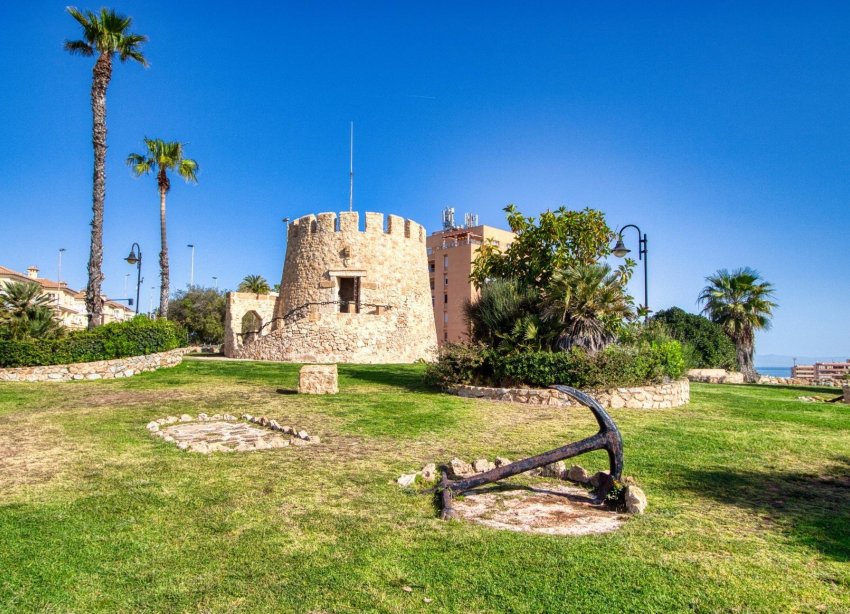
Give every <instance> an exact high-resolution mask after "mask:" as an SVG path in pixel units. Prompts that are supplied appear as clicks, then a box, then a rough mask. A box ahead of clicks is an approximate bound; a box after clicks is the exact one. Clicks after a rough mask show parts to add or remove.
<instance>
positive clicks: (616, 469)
mask: <svg viewBox="0 0 850 614" xmlns="http://www.w3.org/2000/svg"><path fill="white" fill-rule="evenodd" d="M550 388H553V389H555V390H557V391H559V392H562V393H564V394H566V395H568V396H570V397H572V398H573V399H575V400H576V401H578V402H579V403H581V404H582V405H584V406H585V407H587V408H588V409H590V411H591V412H593V416H594V417H595V418H596V422H597V423H598V424H599V432H598V433H596V434H595V435H592V436H590V437H587V438H585V439H582V440H580V441H576V442H574V443H569V444H567V445H565V446H563V447H560V448H555V449H554V450H549V451H548V452H543V453H542V454H537V455H535V456H529V457H528V458H524V459H522V460H518V461H516V462H513V463H510V464H509V465H502V466H501V467H496V468H495V469H491V470H489V471H484V472H483V473H479V474H477V475H473V476H470V477H468V478H464V479H461V480H450V479H449V477H448V470H447V469H448V468H447V467H446V466H442V467H441V470H442V474H443V477H442V478H441V480H440V484H439V486H438V487H437V489H436V491H435V494H436V498H437V502H438V505H439V506H440V508H441V511H440V518H442V519H443V520H448V519H450V518H453V517H454V508H453V507H452V501H453V499H454V495H455V493H461V492H465V491H467V490H470V489H472V488H475V487H476V486H482V485H484V484H491V483H493V482H498V481H499V480H504V479H505V478H509V477H511V476H514V475H518V474H520V473H525V472H526V471H531V470H532V469H537V468H539V467H543V466H544V465H549V464H551V463H556V462H558V461H560V460H564V459H567V458H572V457H574V456H578V455H580V454H585V453H587V452H593V451H594V450H606V451H607V452H608V464H609V477H608V479H607V480H605V482H604V483H602V484H600V485H599V486H598V487H597V488H596V496H597V501H601V500H604V499H605V496H606V495H607V494H608V492H609V491H610V489H611V487H612V486H613V484H614V481H615V480H617V481H619V480H620V478H621V477H622V474H623V438H622V437H621V436H620V430H619V429H618V428H617V425H616V424H615V423H614V421H613V420H612V419H611V416H609V415H608V413H607V412H606V411H605V409H604V408H603V407H602V406H601V405H600V404H599V402H598V401H596V399H594V398H593V397H592V396H590V395H589V394H586V393H584V392H582V391H581V390H576V389H575V388H570V387H569V386H561V385H556V386H550Z"/></svg>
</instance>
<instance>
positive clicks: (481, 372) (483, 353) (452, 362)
mask: <svg viewBox="0 0 850 614" xmlns="http://www.w3.org/2000/svg"><path fill="white" fill-rule="evenodd" d="M488 354H489V352H488V350H486V349H485V347H484V346H483V345H479V344H468V343H445V344H443V346H442V347H441V348H440V353H439V355H438V357H437V361H436V362H433V363H430V364H428V366H427V367H426V368H425V381H426V382H427V383H428V384H430V385H432V386H437V387H439V388H443V389H446V388H451V387H452V386H456V385H458V384H475V383H480V382H481V381H482V380H483V379H484V377H485V374H486V373H487V371H488V368H487V355H488Z"/></svg>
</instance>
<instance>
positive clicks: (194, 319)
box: [168, 286, 227, 343]
mask: <svg viewBox="0 0 850 614" xmlns="http://www.w3.org/2000/svg"><path fill="white" fill-rule="evenodd" d="M226 309H227V301H226V299H225V296H224V293H223V292H220V291H218V290H216V289H213V288H202V287H200V286H192V287H191V288H189V289H187V290H178V291H177V292H175V294H174V298H173V299H172V300H171V301H169V303H168V319H169V320H171V321H173V322H177V323H178V324H180V325H181V326H182V327H183V328H185V329H186V332H187V334H188V336H189V342H190V343H221V342H223V341H224V316H225V311H226Z"/></svg>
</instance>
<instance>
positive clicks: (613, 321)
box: [543, 264, 634, 352]
mask: <svg viewBox="0 0 850 614" xmlns="http://www.w3.org/2000/svg"><path fill="white" fill-rule="evenodd" d="M543 315H544V316H545V317H546V318H548V319H550V320H553V321H555V322H558V323H559V324H560V326H561V332H560V335H559V337H558V347H559V348H561V349H565V350H566V349H570V348H572V347H581V348H584V349H585V350H587V351H589V352H596V351H599V350H601V349H603V348H604V347H605V346H606V345H608V344H609V343H611V342H612V341H614V339H615V338H616V332H617V329H618V327H619V326H620V325H621V324H622V322H623V321H624V320H626V319H629V318H632V317H633V316H634V311H633V309H632V301H631V297H629V296H628V295H627V294H626V292H625V288H624V287H623V277H622V274H621V273H619V272H617V271H612V269H611V267H610V266H608V265H607V264H579V265H575V266H572V267H569V268H566V269H563V270H558V271H555V272H554V273H553V274H552V278H551V280H550V282H549V284H548V286H547V287H546V292H545V293H544V297H543Z"/></svg>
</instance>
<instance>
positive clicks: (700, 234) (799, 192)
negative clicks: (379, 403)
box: [0, 0, 850, 356]
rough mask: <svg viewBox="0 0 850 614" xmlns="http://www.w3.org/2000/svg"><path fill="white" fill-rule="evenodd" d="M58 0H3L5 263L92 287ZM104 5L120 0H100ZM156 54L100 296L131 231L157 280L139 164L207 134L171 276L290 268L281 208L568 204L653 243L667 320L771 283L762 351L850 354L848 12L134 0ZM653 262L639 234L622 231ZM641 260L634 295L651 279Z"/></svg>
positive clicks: (85, 67) (115, 281) (121, 135)
mask: <svg viewBox="0 0 850 614" xmlns="http://www.w3.org/2000/svg"><path fill="white" fill-rule="evenodd" d="M64 6H65V3H63V2H52V1H33V2H5V3H2V4H0V23H3V24H4V43H5V44H4V46H3V48H2V50H0V80H1V81H2V83H3V88H2V92H0V116H2V117H3V120H2V122H0V212H2V216H0V264H3V265H5V266H9V267H12V268H16V269H24V268H26V267H27V266H28V265H30V264H37V265H39V266H40V267H41V269H42V273H43V274H45V275H47V276H50V277H55V275H56V266H57V263H56V260H57V250H58V249H59V248H60V247H65V248H66V249H67V252H66V253H65V257H64V262H63V278H65V279H66V280H67V281H68V282H69V283H70V284H71V285H72V286H78V287H82V286H84V285H85V279H86V262H87V258H88V249H89V243H88V241H89V235H88V233H89V226H88V224H89V221H90V216H91V209H90V207H91V169H92V153H91V144H90V143H91V136H90V134H91V133H90V131H91V114H90V108H89V88H90V83H91V66H92V62H91V60H89V59H85V58H80V57H72V56H70V55H68V54H67V53H65V52H64V51H63V50H62V46H61V45H62V41H63V40H64V39H65V38H77V37H78V36H79V32H78V26H77V25H76V24H75V22H73V20H72V19H71V18H70V17H69V16H67V15H66V14H65V13H64ZM78 6H79V7H80V8H83V9H96V8H98V7H99V6H100V5H99V4H79V5H78ZM111 6H114V7H115V8H117V9H118V10H120V11H122V12H125V13H127V14H130V15H132V16H133V17H134V20H135V23H134V30H135V31H137V32H139V33H144V34H147V35H148V36H149V37H150V42H149V43H148V45H147V46H146V48H145V52H146V55H147V56H148V58H149V60H150V62H151V66H150V68H148V69H142V68H141V67H139V66H136V65H130V64H127V65H117V66H116V69H115V72H114V76H113V81H112V84H111V86H110V89H109V94H108V126H109V137H108V139H109V155H108V159H107V172H108V177H107V200H106V223H105V261H104V272H105V274H106V281H105V286H104V288H105V290H106V291H107V292H108V293H109V294H111V295H114V296H120V295H123V285H124V280H125V274H126V273H130V272H131V269H130V267H129V265H127V264H126V263H125V262H124V261H123V260H122V259H123V257H125V256H126V252H127V251H128V250H129V247H130V244H131V243H132V242H133V241H138V242H139V243H141V245H142V248H143V250H144V254H145V258H146V267H145V270H144V275H145V277H146V281H145V285H144V291H143V300H142V306H143V308H146V307H147V299H146V298H145V297H147V295H148V294H149V293H150V287H151V286H154V285H157V280H158V275H157V270H156V259H157V253H158V251H159V245H158V242H159V234H158V200H157V195H156V191H155V188H154V182H153V180H152V179H151V178H143V179H135V178H133V177H132V176H131V174H130V172H129V170H128V169H127V168H126V167H125V166H124V164H123V160H124V158H125V157H126V155H127V154H128V153H129V152H131V151H138V150H139V149H140V147H141V139H142V137H143V136H145V135H147V136H151V137H161V138H166V139H177V140H181V141H184V142H186V143H188V145H187V147H186V152H187V155H189V156H192V157H194V158H196V159H197V160H198V162H199V163H200V165H201V174H200V183H199V185H197V186H187V185H183V184H178V183H177V182H175V183H174V187H173V189H172V191H171V193H170V194H169V198H168V207H169V213H168V223H169V228H168V230H169V238H170V241H169V245H170V253H171V264H172V287H180V286H182V285H184V284H185V283H187V281H188V276H189V249H188V248H186V247H185V245H186V244H187V243H195V244H196V245H197V252H196V263H195V280H196V282H198V283H202V284H207V285H212V276H214V275H215V276H217V277H218V279H219V286H220V287H229V288H233V287H235V286H236V285H237V284H238V282H239V280H240V279H241V278H242V277H243V276H245V275H246V274H249V273H258V274H262V275H265V276H266V277H267V278H269V279H270V280H271V281H272V282H276V281H278V280H279V278H280V271H281V266H282V262H283V253H284V248H285V239H284V229H283V224H282V223H281V222H280V219H281V218H282V217H284V216H290V217H295V216H298V215H303V214H307V213H311V212H319V211H329V210H336V211H339V210H344V209H346V208H347V199H348V125H349V121H351V120H353V121H354V122H355V123H356V144H355V151H356V153H355V158H356V159H355V166H356V168H355V173H356V179H355V208H356V209H358V210H360V211H365V210H369V211H382V212H387V213H390V212H392V213H397V214H400V215H404V216H407V217H412V218H413V219H415V220H417V221H419V222H422V223H423V224H425V225H426V227H427V228H428V229H429V230H436V229H437V228H438V226H439V221H440V210H441V209H442V208H443V207H445V206H447V205H451V206H454V207H455V208H456V209H457V211H458V214H462V213H463V212H466V211H472V212H476V213H478V214H479V215H480V218H481V221H482V222H484V223H488V224H492V225H499V226H501V225H504V217H503V213H502V211H501V209H502V207H504V206H505V205H506V204H507V203H516V204H517V206H518V207H519V208H520V209H521V210H522V211H524V212H526V213H528V214H536V213H538V212H539V211H541V210H544V209H546V208H555V207H558V206H560V205H567V206H570V207H574V208H583V207H595V208H598V209H601V210H603V211H604V212H605V213H606V215H607V219H608V221H609V223H610V224H611V225H612V226H621V225H623V224H627V223H635V224H638V225H639V226H641V227H642V229H643V230H644V231H646V232H647V233H648V235H649V249H650V256H649V257H650V260H649V265H650V272H649V275H650V280H649V282H650V288H649V292H650V306H651V307H653V308H654V309H660V308H665V307H669V306H672V305H679V306H681V307H683V308H685V309H688V310H692V311H693V310H696V308H697V307H696V303H695V301H696V297H697V295H698V293H699V290H700V288H701V287H702V285H703V281H704V277H705V276H706V275H707V274H709V273H711V272H713V271H715V270H716V269H718V268H720V267H728V268H734V267H738V266H744V265H747V266H752V267H755V268H757V269H758V270H759V271H761V273H762V274H763V275H764V276H765V277H766V278H767V279H769V280H770V281H772V282H774V283H775V285H776V288H777V297H778V301H779V303H780V305H781V308H780V309H779V310H778V311H777V314H776V318H775V321H774V329H773V330H772V331H770V332H768V333H764V334H761V335H760V336H759V339H758V349H759V351H760V352H761V353H779V354H806V355H816V356H817V355H848V356H850V327H848V325H847V313H848V309H847V304H848V299H850V285H848V284H847V283H846V279H847V273H846V269H847V258H846V255H845V245H846V244H847V236H848V231H850V212H848V206H847V205H848V197H850V183H848V177H850V138H848V137H850V121H848V120H850V117H848V115H850V79H848V58H850V38H848V36H847V32H848V30H850V5H848V4H846V3H837V2H830V3H812V2H806V3H803V2H800V3H777V2H763V3H743V2H712V3H705V2H703V3H697V2H669V3H651V2H623V3H598V2H570V3H567V2H551V3H546V2H536V3H520V2H511V3H499V2H427V3H426V2H385V3H379V2H368V3H367V2H356V3H355V2H351V3H328V2H325V3H315V2H299V3H259V2H242V3H223V2H222V3H216V2H179V3H175V2H159V1H154V0H149V1H146V2H116V3H113V4H112V5H111ZM626 240H627V243H630V246H631V247H632V248H633V249H634V248H635V247H636V246H635V237H634V235H633V234H631V235H627V237H626ZM642 283H643V279H642V273H641V272H638V273H637V274H636V276H635V281H634V282H633V284H634V285H633V293H634V294H636V295H638V296H640V293H641V292H642Z"/></svg>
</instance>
